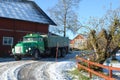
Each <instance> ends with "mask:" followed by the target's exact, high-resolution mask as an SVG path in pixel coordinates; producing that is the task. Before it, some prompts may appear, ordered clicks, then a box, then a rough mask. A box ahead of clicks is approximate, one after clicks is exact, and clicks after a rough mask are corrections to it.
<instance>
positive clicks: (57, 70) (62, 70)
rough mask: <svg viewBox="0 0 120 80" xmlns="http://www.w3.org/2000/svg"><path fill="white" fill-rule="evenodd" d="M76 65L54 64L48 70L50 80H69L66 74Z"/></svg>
mask: <svg viewBox="0 0 120 80" xmlns="http://www.w3.org/2000/svg"><path fill="white" fill-rule="evenodd" d="M75 65H76V63H75V62H72V61H62V62H55V63H53V64H52V65H50V66H49V68H48V73H49V76H50V80H71V79H70V76H68V74H67V72H68V71H69V70H71V69H72V68H74V67H75Z"/></svg>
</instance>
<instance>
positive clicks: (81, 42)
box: [70, 34, 87, 49]
mask: <svg viewBox="0 0 120 80" xmlns="http://www.w3.org/2000/svg"><path fill="white" fill-rule="evenodd" d="M86 46H87V38H86V37H85V36H83V35H81V34H79V35H77V36H76V37H75V38H74V39H73V40H71V41H70V47H71V48H72V49H85V48H86Z"/></svg>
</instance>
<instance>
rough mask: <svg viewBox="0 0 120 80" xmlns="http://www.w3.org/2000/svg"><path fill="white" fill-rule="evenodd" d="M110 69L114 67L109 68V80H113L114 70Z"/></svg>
mask: <svg viewBox="0 0 120 80" xmlns="http://www.w3.org/2000/svg"><path fill="white" fill-rule="evenodd" d="M110 67H112V65H110V66H109V78H112V69H111V68H110Z"/></svg>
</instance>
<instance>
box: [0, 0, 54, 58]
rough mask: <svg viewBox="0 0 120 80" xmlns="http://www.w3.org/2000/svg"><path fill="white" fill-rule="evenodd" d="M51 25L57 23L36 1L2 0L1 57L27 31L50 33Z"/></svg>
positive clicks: (7, 54)
mask: <svg viewBox="0 0 120 80" xmlns="http://www.w3.org/2000/svg"><path fill="white" fill-rule="evenodd" d="M49 25H56V24H55V23H54V22H53V21H52V20H51V19H50V18H49V17H48V16H47V14H45V13H44V11H43V10H42V9H41V8H40V7H39V6H38V5H37V4H36V3H35V2H34V1H30V0H0V57H1V56H9V55H10V52H11V47H12V46H13V45H15V44H16V43H17V42H18V41H20V39H22V37H23V36H24V35H25V34H27V33H31V32H39V33H44V34H48V33H49V30H48V29H49Z"/></svg>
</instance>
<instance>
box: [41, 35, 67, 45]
mask: <svg viewBox="0 0 120 80" xmlns="http://www.w3.org/2000/svg"><path fill="white" fill-rule="evenodd" d="M42 36H43V37H44V40H45V46H46V47H57V46H58V47H65V46H69V39H68V37H61V36H53V35H50V36H48V35H42Z"/></svg>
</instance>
